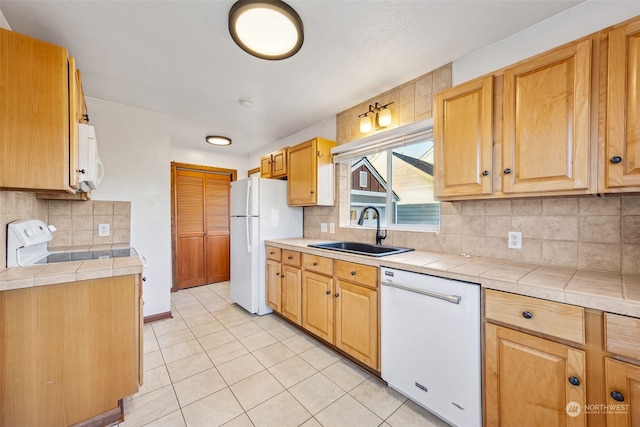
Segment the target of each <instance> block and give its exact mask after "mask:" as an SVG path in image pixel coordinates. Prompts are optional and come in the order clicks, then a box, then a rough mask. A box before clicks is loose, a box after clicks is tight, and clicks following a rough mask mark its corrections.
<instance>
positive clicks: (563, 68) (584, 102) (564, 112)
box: [503, 40, 593, 193]
mask: <svg viewBox="0 0 640 427" xmlns="http://www.w3.org/2000/svg"><path fill="white" fill-rule="evenodd" d="M590 105H591V40H584V41H581V42H579V43H573V44H570V45H568V46H565V47H562V48H558V49H555V50H552V51H551V52H549V53H546V54H544V55H542V56H538V57H535V58H533V59H531V60H527V61H524V62H522V63H520V64H518V65H516V66H514V67H511V68H508V69H507V70H505V73H504V120H503V142H504V147H503V167H504V170H503V189H504V192H505V193H528V192H539V191H540V192H541V191H571V190H587V189H589V187H590V175H589V173H590V169H591V166H592V165H591V161H592V160H593V159H592V157H591V145H590V140H591V138H590V126H591V122H590ZM584 192H586V191H582V193H584Z"/></svg>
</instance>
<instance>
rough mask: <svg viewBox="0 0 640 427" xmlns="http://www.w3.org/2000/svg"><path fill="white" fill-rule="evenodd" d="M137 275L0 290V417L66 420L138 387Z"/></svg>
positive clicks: (33, 422)
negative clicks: (0, 332)
mask: <svg viewBox="0 0 640 427" xmlns="http://www.w3.org/2000/svg"><path fill="white" fill-rule="evenodd" d="M140 290H141V280H140V277H139V275H128V276H116V277H109V278H103V279H93V280H84V281H80V282H71V283H63V284H58V285H48V286H37V287H33V288H25V289H17V290H10V291H3V292H0V330H1V331H3V332H2V334H1V335H0V379H1V380H2V381H1V382H0V425H3V426H53V427H57V426H60V427H63V426H69V425H73V424H76V423H79V422H81V421H84V420H87V419H89V418H92V417H94V416H96V415H100V414H103V413H105V412H108V411H110V410H113V409H114V408H116V407H117V406H118V401H119V400H120V399H123V398H124V397H126V396H130V395H132V394H134V393H136V392H137V391H138V386H139V384H140V377H141V375H140V374H141V373H140V371H141V370H142V366H141V362H140V361H141V357H142V342H141V333H142V331H141V330H140V327H141V318H142V313H141V312H140V294H141V291H140Z"/></svg>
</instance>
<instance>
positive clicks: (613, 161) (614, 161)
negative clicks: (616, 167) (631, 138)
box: [609, 156, 622, 164]
mask: <svg viewBox="0 0 640 427" xmlns="http://www.w3.org/2000/svg"><path fill="white" fill-rule="evenodd" d="M609 161H610V162H611V163H614V164H615V163H620V162H621V161H622V157H620V156H613V157H612V158H610V159H609Z"/></svg>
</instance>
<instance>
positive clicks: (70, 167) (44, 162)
mask: <svg viewBox="0 0 640 427" xmlns="http://www.w3.org/2000/svg"><path fill="white" fill-rule="evenodd" d="M0 52H1V55H0V93H1V94H2V96H0V117H2V120H0V188H6V189H15V190H33V191H64V192H68V193H75V192H76V190H77V188H78V182H77V171H76V169H77V165H76V156H77V151H76V150H77V148H76V145H77V140H76V135H75V132H76V123H77V119H78V117H79V116H80V115H81V114H82V113H81V111H82V108H84V107H83V106H84V100H81V94H82V90H81V88H79V86H80V84H79V80H78V77H79V74H78V73H77V70H76V69H75V63H74V61H73V58H71V57H69V55H68V52H67V50H66V49H64V48H62V47H59V46H54V45H52V44H49V43H45V42H42V41H40V40H36V39H33V38H31V37H27V36H24V35H21V34H18V33H15V32H13V31H8V30H5V29H0ZM80 102H82V105H78V104H79V103H80Z"/></svg>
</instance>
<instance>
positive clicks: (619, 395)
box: [611, 391, 624, 402]
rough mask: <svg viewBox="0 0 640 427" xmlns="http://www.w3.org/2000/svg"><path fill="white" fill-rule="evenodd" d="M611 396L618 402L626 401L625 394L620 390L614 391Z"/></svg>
mask: <svg viewBox="0 0 640 427" xmlns="http://www.w3.org/2000/svg"><path fill="white" fill-rule="evenodd" d="M611 398H612V399H613V400H615V401H616V402H624V396H623V395H622V393H620V392H619V391H612V392H611Z"/></svg>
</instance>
